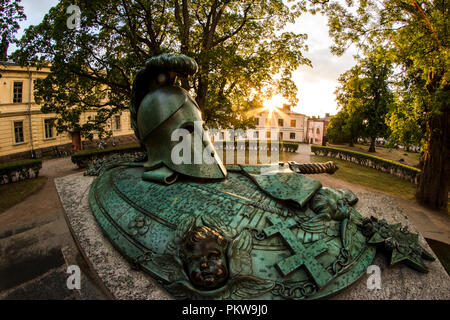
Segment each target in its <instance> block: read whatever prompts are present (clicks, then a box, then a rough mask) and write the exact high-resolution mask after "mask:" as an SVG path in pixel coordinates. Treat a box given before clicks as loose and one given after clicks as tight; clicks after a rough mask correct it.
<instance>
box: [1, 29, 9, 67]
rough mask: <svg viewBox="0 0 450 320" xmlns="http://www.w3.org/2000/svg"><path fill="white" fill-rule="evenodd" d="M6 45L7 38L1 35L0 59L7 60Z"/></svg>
mask: <svg viewBox="0 0 450 320" xmlns="http://www.w3.org/2000/svg"><path fill="white" fill-rule="evenodd" d="M8 47H9V43H8V40H6V36H5V35H3V37H2V41H1V42H0V61H8Z"/></svg>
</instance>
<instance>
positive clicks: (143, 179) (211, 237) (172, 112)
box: [88, 54, 431, 300]
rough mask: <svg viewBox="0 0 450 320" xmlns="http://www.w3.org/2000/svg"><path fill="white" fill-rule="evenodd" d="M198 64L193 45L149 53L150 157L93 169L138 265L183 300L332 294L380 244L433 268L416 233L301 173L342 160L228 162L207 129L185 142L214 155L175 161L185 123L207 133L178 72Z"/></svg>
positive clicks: (108, 213) (114, 234)
mask: <svg viewBox="0 0 450 320" xmlns="http://www.w3.org/2000/svg"><path fill="white" fill-rule="evenodd" d="M196 70H197V65H196V63H195V61H194V60H192V59H191V58H188V57H186V56H184V55H168V54H162V55H160V56H157V57H153V58H151V59H149V60H148V61H147V62H146V66H145V67H144V68H143V69H142V70H141V71H140V72H139V73H138V75H137V76H136V78H135V82H134V84H133V94H132V97H131V98H132V99H131V104H130V112H131V116H132V117H131V121H132V126H133V128H134V129H135V132H136V135H137V137H138V138H139V139H140V142H141V144H142V145H144V146H145V149H146V151H147V153H146V158H145V157H144V158H145V159H144V158H142V159H136V160H134V159H131V158H130V157H120V156H119V157H115V158H114V157H113V158H110V159H108V160H104V161H103V162H102V163H101V165H98V166H95V164H94V166H93V167H91V169H90V170H89V171H88V174H92V175H96V174H98V175H99V176H98V177H97V178H96V179H95V180H94V182H93V184H92V186H91V190H90V196H89V199H90V205H91V209H92V211H93V213H94V215H95V217H96V219H97V221H98V222H99V224H100V226H101V227H102V229H103V230H104V232H105V234H106V235H107V236H108V237H109V239H110V240H111V242H112V243H113V245H114V246H115V247H116V248H117V249H118V250H119V251H120V252H121V253H122V254H123V255H124V256H125V257H126V258H127V259H128V260H129V261H130V262H131V263H132V264H133V266H134V267H135V268H137V269H140V270H143V271H145V272H147V273H149V274H150V275H151V276H152V277H154V278H155V279H156V280H157V281H158V282H159V283H160V284H161V285H162V286H164V287H165V288H166V289H167V291H168V292H170V293H171V294H172V295H173V296H174V297H175V298H179V299H295V300H301V299H318V298H323V297H327V296H330V295H332V294H335V293H337V292H339V291H340V290H342V289H344V288H346V287H348V286H350V285H351V284H352V283H353V282H355V281H356V280H357V279H358V278H359V277H360V276H361V275H362V274H364V272H365V271H366V269H367V267H368V266H369V265H370V264H371V263H372V261H373V258H374V256H375V251H376V248H377V247H382V248H383V249H384V250H385V251H387V252H388V253H389V254H391V264H395V263H399V262H404V263H406V264H408V265H410V266H411V267H413V268H415V269H416V270H418V271H421V272H426V271H427V269H426V265H425V264H424V263H423V261H422V259H431V256H430V255H429V254H428V253H427V252H426V251H424V250H423V249H422V248H421V247H420V245H419V244H418V236H417V235H414V234H411V233H410V232H409V231H408V230H407V229H405V228H400V226H397V225H394V226H389V225H388V224H387V223H386V222H385V221H383V220H382V221H378V220H377V219H374V218H371V219H363V217H362V216H361V215H360V214H359V213H358V212H357V211H356V210H355V209H354V208H353V207H352V206H353V205H354V204H355V203H356V202H357V200H358V199H357V197H356V195H354V194H353V193H352V192H351V191H349V190H334V189H331V188H322V185H321V184H320V183H319V182H318V181H316V180H314V179H311V178H309V177H306V176H303V175H302V173H325V172H328V173H333V172H335V171H336V170H337V167H336V166H335V164H334V163H326V164H295V163H289V164H283V165H281V166H276V168H274V167H273V166H235V167H229V168H227V169H225V167H224V166H223V164H222V162H221V161H220V159H219V157H218V155H217V154H216V152H215V150H214V148H213V146H212V144H211V141H210V140H209V139H203V141H202V140H201V139H200V142H199V143H197V144H196V143H188V144H187V146H188V148H186V150H184V151H186V152H187V153H189V152H192V154H194V155H195V154H196V155H200V156H202V155H204V154H205V151H207V152H206V154H207V155H209V157H210V160H212V162H211V163H207V162H205V163H203V162H201V161H200V162H199V163H196V162H195V161H194V163H192V162H189V161H186V162H181V163H175V162H174V159H173V154H172V151H173V150H175V149H176V147H177V146H176V145H175V144H176V143H178V142H177V141H173V140H172V139H171V135H172V133H173V132H175V130H179V129H183V130H184V131H185V133H184V135H183V139H184V140H186V141H187V142H193V141H194V142H195V140H196V133H197V132H199V133H202V132H203V127H204V126H203V124H202V121H201V115H200V111H199V110H198V106H197V105H196V103H195V101H194V99H193V98H192V97H190V95H189V93H188V92H187V91H184V90H182V89H181V88H178V87H176V86H175V77H176V74H182V75H184V76H186V75H188V74H193V73H195V71H196ZM197 138H198V137H197ZM184 151H183V152H184ZM183 154H184V153H183ZM189 154H190V153H189ZM121 158H122V159H121ZM194 160H195V156H194ZM125 161H126V163H125ZM217 179H220V180H217Z"/></svg>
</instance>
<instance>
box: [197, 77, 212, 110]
mask: <svg viewBox="0 0 450 320" xmlns="http://www.w3.org/2000/svg"><path fill="white" fill-rule="evenodd" d="M208 85H209V81H208V75H206V76H205V75H201V76H200V78H199V81H198V90H197V96H196V97H195V101H197V104H198V106H199V107H200V110H202V112H204V111H203V110H204V109H203V108H204V106H205V103H206V94H207V93H208Z"/></svg>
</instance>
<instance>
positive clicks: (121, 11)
mask: <svg viewBox="0 0 450 320" xmlns="http://www.w3.org/2000/svg"><path fill="white" fill-rule="evenodd" d="M290 2H291V1H288V3H289V4H287V3H285V1H280V0H270V1H265V0H256V1H253V0H252V1H250V0H248V1H241V0H239V1H237V0H235V1H222V0H219V1H211V0H197V1H186V0H181V1H175V0H170V1H150V0H137V1H129V0H128V1H120V0H112V1H100V0H89V1H87V0H78V1H74V0H62V1H60V2H59V3H58V5H57V6H55V7H53V8H51V9H50V11H49V13H48V14H47V15H46V16H45V18H44V20H43V21H42V22H41V23H40V24H39V25H37V26H31V27H30V28H28V29H27V30H26V32H25V35H24V36H23V38H22V39H21V41H20V42H19V48H20V49H19V50H18V51H16V52H15V53H14V55H13V56H14V59H15V61H17V62H19V63H21V64H25V63H26V62H27V61H28V60H31V61H33V62H35V63H37V64H38V65H41V64H45V61H51V71H52V73H51V74H50V75H49V76H48V77H47V78H46V79H43V80H38V81H37V82H36V92H35V94H36V97H37V102H38V103H42V104H43V108H42V110H43V111H44V112H56V113H57V114H58V118H57V120H56V128H57V130H58V131H59V132H62V131H67V130H79V131H80V132H81V134H82V135H83V136H85V137H88V138H92V132H100V133H105V132H107V129H106V126H105V125H106V123H107V120H108V119H109V118H110V117H111V116H112V115H113V114H115V113H117V112H119V111H121V110H124V109H126V108H127V106H128V102H129V97H130V93H131V85H132V79H133V76H134V75H135V74H136V72H137V70H138V69H139V68H140V67H141V66H143V65H144V63H145V61H146V60H147V59H148V58H150V57H152V56H155V55H158V54H160V53H163V52H176V53H183V54H186V55H188V56H190V57H192V58H194V59H195V60H196V61H197V63H198V65H199V72H198V73H197V74H196V75H195V76H194V77H193V78H192V79H189V80H187V79H180V84H181V85H182V86H183V87H184V88H185V89H187V90H191V92H192V93H193V94H194V96H195V98H196V101H197V102H198V104H199V106H200V108H201V109H202V112H203V117H204V120H205V121H206V122H207V124H208V125H209V126H210V127H219V126H221V127H234V128H242V127H247V126H252V125H253V119H251V118H249V117H247V116H246V114H247V113H246V112H247V111H249V110H251V109H254V108H258V107H260V106H261V105H262V101H263V99H264V97H265V96H271V95H272V94H276V93H281V94H282V95H283V96H284V97H286V98H287V99H288V100H289V101H290V102H291V103H295V102H296V93H297V88H296V86H295V84H294V83H293V82H292V80H291V79H290V77H291V74H292V72H293V71H294V70H296V69H297V68H298V67H299V66H300V65H302V64H307V65H309V64H310V62H309V60H308V59H306V58H305V57H304V56H303V54H302V51H303V50H304V49H305V45H304V41H305V39H306V35H304V34H294V33H291V32H282V29H283V27H284V26H285V25H286V24H287V23H291V22H293V21H294V20H295V18H297V17H298V16H299V15H300V14H301V12H303V11H305V10H306V8H305V6H304V4H301V3H300V4H299V3H297V4H292V3H290ZM70 4H76V5H78V6H79V7H80V9H81V27H80V29H78V30H69V29H68V28H67V27H66V20H67V19H68V18H69V15H68V14H67V13H66V9H67V7H68V6H69V5H70ZM85 111H94V112H96V113H97V118H96V119H94V118H92V119H91V120H90V121H89V122H88V123H86V124H80V115H81V114H82V113H83V112H85Z"/></svg>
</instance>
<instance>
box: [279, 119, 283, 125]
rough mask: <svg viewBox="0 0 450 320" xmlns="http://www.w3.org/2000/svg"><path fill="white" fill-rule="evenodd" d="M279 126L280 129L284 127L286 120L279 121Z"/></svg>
mask: <svg viewBox="0 0 450 320" xmlns="http://www.w3.org/2000/svg"><path fill="white" fill-rule="evenodd" d="M278 126H279V127H284V120H283V119H278Z"/></svg>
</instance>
